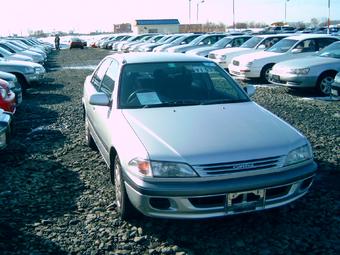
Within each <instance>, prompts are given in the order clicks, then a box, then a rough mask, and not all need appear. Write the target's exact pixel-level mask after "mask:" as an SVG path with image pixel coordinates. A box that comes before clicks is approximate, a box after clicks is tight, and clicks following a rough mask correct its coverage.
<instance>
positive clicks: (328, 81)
mask: <svg viewBox="0 0 340 255" xmlns="http://www.w3.org/2000/svg"><path fill="white" fill-rule="evenodd" d="M333 81H334V78H333V77H331V76H327V77H325V78H323V79H322V81H321V83H320V90H321V92H322V93H323V94H325V95H329V94H330V92H331V85H332V83H333Z"/></svg>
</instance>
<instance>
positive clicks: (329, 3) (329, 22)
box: [327, 0, 331, 34]
mask: <svg viewBox="0 0 340 255" xmlns="http://www.w3.org/2000/svg"><path fill="white" fill-rule="evenodd" d="M330 25H331V0H328V21H327V33H328V34H329V33H330V31H329V26H330Z"/></svg>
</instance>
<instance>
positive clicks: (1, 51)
mask: <svg viewBox="0 0 340 255" xmlns="http://www.w3.org/2000/svg"><path fill="white" fill-rule="evenodd" d="M0 54H1V55H2V57H7V56H10V55H12V53H11V52H9V51H8V50H6V49H4V48H2V47H1V46H0Z"/></svg>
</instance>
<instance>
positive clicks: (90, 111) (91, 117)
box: [84, 58, 112, 144]
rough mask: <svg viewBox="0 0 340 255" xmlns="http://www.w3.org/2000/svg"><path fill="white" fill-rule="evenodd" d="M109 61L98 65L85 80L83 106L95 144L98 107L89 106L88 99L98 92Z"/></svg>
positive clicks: (108, 59) (106, 60)
mask: <svg viewBox="0 0 340 255" xmlns="http://www.w3.org/2000/svg"><path fill="white" fill-rule="evenodd" d="M111 61H112V59H110V58H107V59H105V60H103V61H102V62H101V63H100V64H99V66H98V68H97V69H96V70H95V71H94V73H93V75H92V76H90V77H88V78H87V79H86V81H85V85H84V104H85V105H84V107H85V110H86V116H87V118H88V121H89V125H90V129H91V131H92V133H94V136H93V138H94V139H95V140H96V142H98V141H99V140H98V130H97V128H98V126H97V125H96V123H97V118H98V114H97V111H98V108H100V106H96V105H91V104H90V103H89V101H90V97H91V96H92V95H93V94H95V93H97V92H100V86H101V83H102V81H103V79H104V76H105V73H106V71H107V69H108V68H109V66H110V64H111ZM97 144H98V143H97Z"/></svg>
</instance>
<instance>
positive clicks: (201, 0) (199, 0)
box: [196, 0, 204, 24]
mask: <svg viewBox="0 0 340 255" xmlns="http://www.w3.org/2000/svg"><path fill="white" fill-rule="evenodd" d="M203 3H204V0H198V1H197V13H196V23H197V24H198V10H199V4H203Z"/></svg>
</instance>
